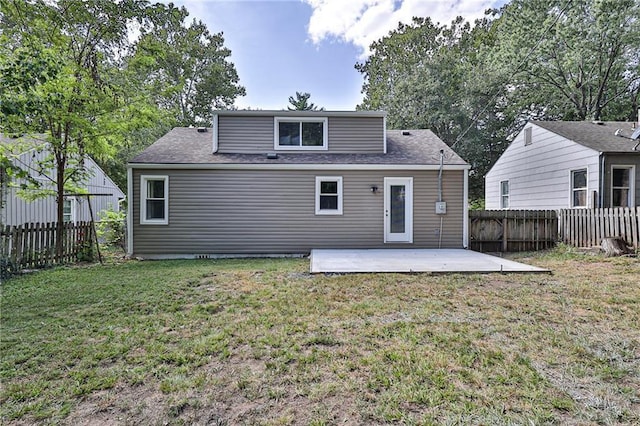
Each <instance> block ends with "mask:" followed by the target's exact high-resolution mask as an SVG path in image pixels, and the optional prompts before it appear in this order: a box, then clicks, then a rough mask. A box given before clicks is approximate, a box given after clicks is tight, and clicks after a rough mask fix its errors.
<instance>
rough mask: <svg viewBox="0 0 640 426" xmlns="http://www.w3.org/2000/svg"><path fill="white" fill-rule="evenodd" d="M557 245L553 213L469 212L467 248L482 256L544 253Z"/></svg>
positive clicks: (542, 211) (533, 211) (520, 211)
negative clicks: (496, 252)
mask: <svg viewBox="0 0 640 426" xmlns="http://www.w3.org/2000/svg"><path fill="white" fill-rule="evenodd" d="M557 241H558V215H557V213H556V211H555V210H484V211H475V210H472V211H470V212H469V245H470V248H471V249H472V250H476V251H481V252H492V251H500V252H507V251H511V252H515V251H532V250H544V249H548V248H551V247H554V246H555V245H556V242H557Z"/></svg>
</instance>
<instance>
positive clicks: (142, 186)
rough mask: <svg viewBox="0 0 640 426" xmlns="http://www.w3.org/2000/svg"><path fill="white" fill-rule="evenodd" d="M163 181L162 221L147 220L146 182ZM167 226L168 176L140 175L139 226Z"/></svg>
mask: <svg viewBox="0 0 640 426" xmlns="http://www.w3.org/2000/svg"><path fill="white" fill-rule="evenodd" d="M149 180H164V219H147V218H146V217H147V203H146V201H147V181H149ZM168 224H169V176H166V175H141V176H140V225H168Z"/></svg>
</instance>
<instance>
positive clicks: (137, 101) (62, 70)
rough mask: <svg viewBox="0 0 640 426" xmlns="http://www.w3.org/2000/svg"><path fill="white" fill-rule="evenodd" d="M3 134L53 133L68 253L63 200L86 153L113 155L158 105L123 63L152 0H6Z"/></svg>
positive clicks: (0, 57)
mask: <svg viewBox="0 0 640 426" xmlns="http://www.w3.org/2000/svg"><path fill="white" fill-rule="evenodd" d="M0 5H1V6H2V8H1V10H2V15H1V16H0V24H1V27H0V28H1V33H0V76H1V84H2V91H1V94H0V112H1V122H0V126H1V128H0V131H1V132H2V133H5V134H9V135H22V134H31V133H43V134H45V135H46V136H45V138H46V143H47V150H48V152H50V156H49V157H48V158H47V159H46V160H45V163H44V164H42V165H41V167H42V169H43V170H47V169H49V170H52V171H53V175H52V176H51V177H50V178H51V181H52V186H44V187H43V186H40V187H39V188H32V189H33V190H34V191H35V190H40V191H42V192H43V193H50V192H53V193H55V195H56V201H57V222H58V229H57V239H56V241H57V246H56V250H57V252H58V253H60V252H61V251H62V242H63V238H62V235H63V228H62V224H63V202H62V201H63V199H64V195H65V194H66V193H69V192H78V191H80V188H79V186H78V183H79V182H80V181H81V180H82V179H83V178H84V177H85V173H86V172H85V169H84V161H83V159H84V155H85V154H88V155H91V156H94V157H96V158H103V157H107V156H109V155H111V154H112V153H113V151H114V150H115V147H116V146H117V144H118V143H119V142H120V141H121V140H122V138H123V137H124V135H125V134H126V133H127V132H128V131H130V130H131V129H134V128H136V127H143V126H144V125H145V124H146V123H147V122H148V121H149V117H150V116H152V115H153V114H154V108H153V107H150V106H149V103H148V100H147V99H145V97H144V94H143V93H140V92H138V91H137V90H136V87H132V86H127V85H123V80H122V76H121V75H120V69H119V68H118V65H119V63H120V60H121V56H122V54H123V52H124V51H125V49H126V47H127V45H128V37H127V35H128V28H129V26H130V24H132V23H133V22H134V21H137V22H139V23H141V22H143V19H144V12H145V9H144V8H145V5H146V4H145V3H144V2H141V1H138V0H122V1H120V2H118V3H117V4H116V3H114V2H111V1H108V0H85V1H83V2H78V1H74V0H59V1H57V2H47V1H42V0H34V1H25V0H11V1H8V0H0Z"/></svg>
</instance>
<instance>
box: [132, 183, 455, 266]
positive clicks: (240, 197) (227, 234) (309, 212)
mask: <svg viewBox="0 0 640 426" xmlns="http://www.w3.org/2000/svg"><path fill="white" fill-rule="evenodd" d="M463 173H464V172H462V171H447V172H445V183H444V193H445V197H444V198H445V201H447V215H446V216H444V220H443V232H442V247H456V248H458V247H462V223H463V217H462V216H463V215H462V211H463V194H462V192H463V189H462V188H463V186H462V183H463ZM140 174H154V175H163V174H166V175H168V176H169V225H140V210H139V208H140V195H139V191H140ZM316 176H342V177H343V188H344V204H343V215H341V216H317V215H315V177H316ZM386 176H393V177H403V176H414V244H413V245H411V244H399V243H396V244H384V242H383V241H384V229H383V222H384V218H383V205H384V196H383V193H382V192H383V189H384V177H385V174H384V172H382V171H376V172H368V171H345V172H343V173H334V172H332V173H324V172H314V171H281V172H273V171H271V172H269V171H240V170H238V171H217V170H212V171H186V170H171V171H165V170H162V171H160V170H145V171H144V173H140V171H134V179H133V187H134V197H133V218H132V219H133V239H134V247H133V251H134V253H133V254H134V255H136V256H143V257H144V256H152V255H176V254H184V255H189V254H242V253H245V254H247V253H248V254H277V253H307V252H309V251H310V250H311V249H312V248H376V247H424V248H434V247H437V246H438V232H439V227H440V217H439V216H437V215H435V213H434V203H435V201H436V200H437V172H432V171H430V172H415V173H409V172H402V173H393V174H389V173H387V174H386ZM371 185H377V186H378V188H379V191H378V193H376V194H373V193H372V192H371V190H370V188H371Z"/></svg>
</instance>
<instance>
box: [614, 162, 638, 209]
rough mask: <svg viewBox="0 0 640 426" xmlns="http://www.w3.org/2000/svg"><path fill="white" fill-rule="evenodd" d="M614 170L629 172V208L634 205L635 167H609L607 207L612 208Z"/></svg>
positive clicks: (624, 165) (623, 165) (615, 165)
mask: <svg viewBox="0 0 640 426" xmlns="http://www.w3.org/2000/svg"><path fill="white" fill-rule="evenodd" d="M614 169H627V170H629V199H628V200H627V201H628V202H629V207H634V206H635V205H636V166H634V165H633V164H612V165H611V179H610V185H609V189H610V190H611V192H610V193H609V206H611V207H613V170H614Z"/></svg>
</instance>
